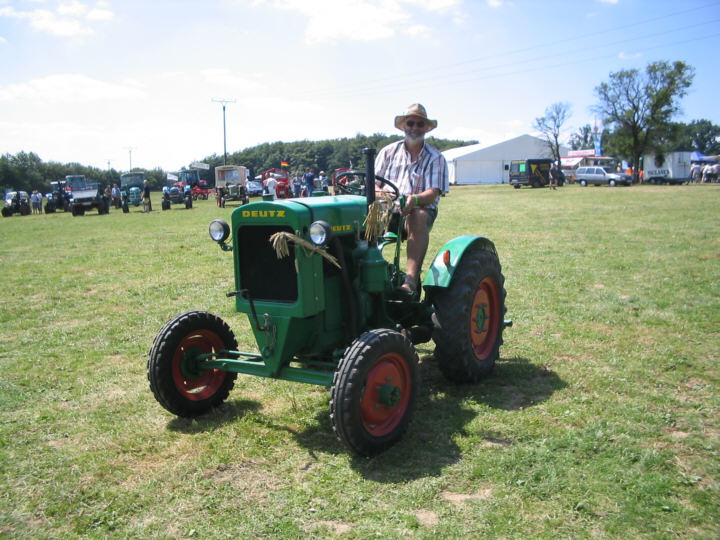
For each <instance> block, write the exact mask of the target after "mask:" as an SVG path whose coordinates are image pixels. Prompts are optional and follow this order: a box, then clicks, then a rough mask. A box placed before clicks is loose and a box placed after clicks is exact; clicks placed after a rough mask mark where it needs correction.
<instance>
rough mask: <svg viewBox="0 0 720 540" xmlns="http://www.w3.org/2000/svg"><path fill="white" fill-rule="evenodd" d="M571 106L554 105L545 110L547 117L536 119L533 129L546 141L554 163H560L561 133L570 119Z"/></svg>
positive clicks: (566, 104)
mask: <svg viewBox="0 0 720 540" xmlns="http://www.w3.org/2000/svg"><path fill="white" fill-rule="evenodd" d="M570 116H571V113H570V104H569V103H565V102H558V103H553V104H552V105H550V106H549V107H548V108H547V109H545V115H544V116H541V117H540V118H536V119H535V123H534V124H533V128H534V129H536V130H537V131H539V132H540V133H541V135H542V137H543V139H545V143H546V144H547V146H548V149H549V150H550V156H551V157H552V159H553V161H556V162H558V163H560V158H561V156H560V132H561V131H562V127H563V124H564V123H565V122H566V121H567V119H568V118H570Z"/></svg>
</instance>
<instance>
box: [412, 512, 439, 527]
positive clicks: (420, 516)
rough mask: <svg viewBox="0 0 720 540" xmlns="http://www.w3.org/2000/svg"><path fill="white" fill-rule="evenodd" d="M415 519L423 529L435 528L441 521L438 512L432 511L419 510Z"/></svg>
mask: <svg viewBox="0 0 720 540" xmlns="http://www.w3.org/2000/svg"><path fill="white" fill-rule="evenodd" d="M415 517H416V518H417V520H418V523H420V525H422V526H423V527H434V526H435V525H437V524H438V521H439V520H438V515H437V512H433V511H432V510H418V511H417V512H415Z"/></svg>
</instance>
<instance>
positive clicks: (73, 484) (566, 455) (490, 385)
mask: <svg viewBox="0 0 720 540" xmlns="http://www.w3.org/2000/svg"><path fill="white" fill-rule="evenodd" d="M156 206H157V207H158V209H157V211H154V212H152V213H151V214H148V215H145V214H141V213H138V212H137V211H135V210H133V211H132V212H131V213H130V214H129V215H123V214H122V213H120V212H118V211H113V212H112V213H111V214H110V215H109V216H97V215H94V214H88V215H86V216H84V217H76V218H73V217H71V216H70V215H64V214H62V213H60V214H55V215H43V216H27V217H17V216H16V217H12V218H8V219H2V220H1V221H0V238H2V240H0V268H2V276H3V294H2V302H0V370H1V372H2V376H0V392H1V394H0V395H2V407H1V408H0V488H1V489H0V538H74V537H88V538H256V537H280V538H298V537H307V536H314V537H343V538H368V537H380V538H401V537H407V536H410V537H415V538H437V537H438V536H442V537H447V538H470V537H481V536H482V537H485V536H487V537H501V538H508V537H510V538H522V537H539V538H556V537H571V538H589V537H600V538H632V537H647V538H672V537H682V538H686V537H690V538H710V537H718V536H720V510H719V508H720V458H719V457H718V456H719V452H720V422H719V421H718V418H719V417H720V415H719V412H720V411H719V409H720V399H719V396H720V392H719V391H718V385H719V383H720V380H719V377H718V363H719V362H720V335H719V329H720V241H719V240H718V233H719V232H720V213H719V212H718V208H719V207H720V186H718V185H693V186H682V187H669V186H658V187H654V186H634V187H631V188H614V189H612V188H592V187H589V188H580V187H575V186H568V187H565V188H562V189H559V190H557V191H549V190H532V189H523V190H513V189H511V188H510V187H508V186H506V185H505V186H484V187H462V188H454V189H453V191H452V193H451V194H450V196H448V197H446V198H445V199H443V200H442V202H441V211H440V216H439V217H438V220H437V222H436V225H435V228H434V230H433V233H432V238H431V242H432V245H431V248H430V252H431V253H434V252H435V251H437V250H438V249H439V248H440V246H441V245H442V243H443V242H445V241H447V240H449V239H450V238H453V237H455V236H458V235H460V234H477V235H482V236H486V237H488V238H490V239H491V240H493V241H494V242H495V244H496V246H497V248H498V252H499V254H500V259H501V262H502V264H503V272H504V274H505V277H506V288H507V293H508V295H507V307H508V317H510V318H512V319H513V321H514V327H513V328H510V329H507V330H506V332H505V345H504V347H503V348H502V350H501V356H502V358H501V360H500V361H499V362H498V364H497V366H496V369H495V371H494V373H493V374H492V375H491V376H490V377H489V378H488V379H487V380H485V381H483V382H482V383H480V384H477V385H467V386H457V385H453V384H450V383H448V382H446V381H445V380H444V379H443V378H442V376H441V375H440V374H439V371H438V369H437V367H436V365H435V363H434V361H433V360H432V347H431V344H426V345H421V346H420V347H419V353H420V356H421V359H422V375H423V388H422V391H421V398H420V401H419V404H418V409H417V413H416V416H415V418H414V421H413V423H412V424H411V427H410V429H409V431H408V433H407V434H406V436H405V438H404V439H403V440H402V441H401V442H400V443H399V444H398V445H396V446H395V447H393V448H392V449H391V450H390V451H388V452H386V453H385V454H383V455H381V456H379V457H377V458H374V459H369V460H368V459H355V458H352V457H350V456H349V455H348V454H347V453H346V452H345V450H344V448H343V447H342V446H341V445H340V444H339V443H338V442H337V441H336V440H335V438H334V436H333V434H332V428H331V425H330V421H329V418H328V412H329V409H328V399H329V392H328V390H327V389H324V388H320V387H315V386H309V385H302V384H293V383H289V382H283V381H270V380H265V379H260V378H254V377H248V376H239V378H238V381H237V383H236V387H235V390H233V392H232V393H231V395H230V398H229V400H228V402H227V403H226V404H225V405H223V406H222V407H221V408H219V409H218V410H217V411H215V412H213V413H211V414H209V415H207V416H205V417H202V418H200V419H197V420H181V419H177V418H174V417H173V416H171V415H170V414H168V413H167V412H166V411H165V410H164V409H162V408H161V407H160V406H159V405H158V404H157V403H156V401H155V400H154V398H153V396H152V393H151V392H150V390H149V388H148V384H147V379H146V375H145V365H146V360H147V356H146V355H147V352H148V350H149V348H150V345H151V344H152V340H153V338H154V336H155V334H156V333H157V332H158V331H159V330H160V328H161V327H162V326H163V324H164V323H165V322H166V321H167V320H168V319H169V318H171V317H172V316H174V315H176V314H178V313H180V312H183V311H187V310H190V309H205V310H208V311H212V312H213V313H216V314H218V315H219V316H221V317H223V318H224V319H225V320H226V321H227V322H228V323H229V324H230V326H231V327H232V328H233V330H234V332H235V334H236V336H237V338H238V341H239V342H240V347H241V348H244V349H252V348H253V347H254V343H253V341H252V337H251V333H250V329H249V325H248V323H247V320H246V317H245V315H241V314H237V313H235V312H234V308H233V305H234V303H233V302H232V301H230V300H228V299H227V298H226V297H225V294H224V293H225V292H227V291H229V290H231V289H232V288H233V277H232V261H231V257H230V255H229V254H227V253H224V252H222V251H221V250H219V249H218V248H217V246H215V245H214V244H213V243H212V242H211V241H210V239H209V237H208V235H207V225H208V223H209V221H210V220H211V219H213V218H214V217H229V215H230V212H231V209H230V208H226V209H218V208H217V207H216V206H215V205H214V203H213V201H209V202H204V201H203V202H199V203H198V204H196V206H195V208H193V209H192V210H190V211H185V210H184V209H181V207H180V206H174V207H173V209H172V210H171V211H169V212H161V211H159V201H156ZM426 264H427V262H426Z"/></svg>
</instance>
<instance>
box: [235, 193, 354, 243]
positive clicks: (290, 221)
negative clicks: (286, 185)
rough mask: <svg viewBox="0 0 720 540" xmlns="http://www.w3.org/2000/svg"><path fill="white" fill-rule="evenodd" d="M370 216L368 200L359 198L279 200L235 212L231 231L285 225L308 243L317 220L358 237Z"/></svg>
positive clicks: (341, 196) (240, 208) (347, 196)
mask: <svg viewBox="0 0 720 540" xmlns="http://www.w3.org/2000/svg"><path fill="white" fill-rule="evenodd" d="M366 213H367V200H366V199H365V197H361V196H358V195H335V196H329V195H328V196H321V197H305V198H302V199H280V200H275V201H262V202H256V203H251V204H246V205H244V206H240V207H238V208H236V209H235V210H234V211H233V213H232V230H233V233H234V234H235V233H236V232H237V230H238V227H244V226H247V225H283V226H287V227H289V228H290V229H292V230H293V232H294V233H295V234H296V235H298V236H301V237H303V238H305V239H306V240H309V238H308V236H307V229H308V227H309V226H310V224H311V223H313V222H315V221H325V222H327V223H328V224H329V225H330V227H331V228H332V231H333V233H334V234H338V235H345V234H357V232H358V231H359V230H360V229H361V228H362V226H363V222H364V221H365V216H366Z"/></svg>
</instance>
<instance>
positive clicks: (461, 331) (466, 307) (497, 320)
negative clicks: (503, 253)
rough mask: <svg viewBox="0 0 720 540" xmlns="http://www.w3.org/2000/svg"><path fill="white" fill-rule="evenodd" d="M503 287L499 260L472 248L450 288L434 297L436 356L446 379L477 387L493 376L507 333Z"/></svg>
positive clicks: (503, 279) (494, 255)
mask: <svg viewBox="0 0 720 540" xmlns="http://www.w3.org/2000/svg"><path fill="white" fill-rule="evenodd" d="M504 285H505V278H504V277H503V275H502V268H501V266H500V260H499V259H498V257H497V255H496V254H495V253H492V252H490V251H485V250H483V249H480V248H474V249H473V248H470V249H468V251H466V252H465V254H464V255H463V257H462V259H461V260H460V263H459V264H458V267H457V269H456V270H455V274H454V275H453V277H452V281H451V282H450V286H449V287H448V288H446V289H439V290H438V292H437V293H435V296H434V298H433V304H434V305H435V310H436V311H435V317H436V323H437V324H436V328H435V330H434V332H433V340H434V341H435V354H434V356H435V359H436V360H437V361H438V368H439V369H440V371H441V372H442V374H443V375H444V376H445V378H447V379H449V380H451V381H453V382H457V383H475V382H478V381H479V380H480V379H481V378H482V377H484V376H486V375H488V374H489V373H490V372H491V371H492V369H493V367H494V366H495V361H496V360H497V358H498V356H499V351H500V345H502V342H503V338H502V334H503V330H504V328H505V324H504V323H505V321H504V317H505V288H504Z"/></svg>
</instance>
